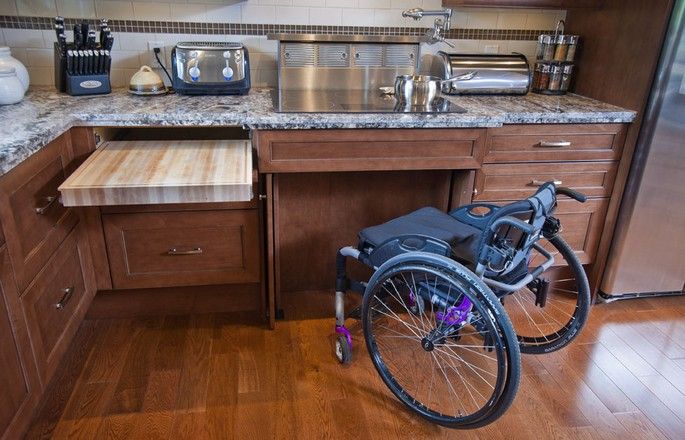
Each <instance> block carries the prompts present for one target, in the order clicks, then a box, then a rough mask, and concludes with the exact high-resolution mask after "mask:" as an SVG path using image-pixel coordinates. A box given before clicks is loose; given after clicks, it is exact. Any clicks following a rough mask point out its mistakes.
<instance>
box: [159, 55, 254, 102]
mask: <svg viewBox="0 0 685 440" xmlns="http://www.w3.org/2000/svg"><path fill="white" fill-rule="evenodd" d="M171 69H172V77H173V84H174V89H175V90H176V92H177V93H181V94H186V95H244V94H246V93H247V92H248V91H249V90H250V60H249V54H248V51H247V48H246V47H245V46H243V45H242V44H240V43H230V42H225V43H224V42H181V43H178V44H177V45H176V46H175V47H174V49H173V51H172V52H171Z"/></svg>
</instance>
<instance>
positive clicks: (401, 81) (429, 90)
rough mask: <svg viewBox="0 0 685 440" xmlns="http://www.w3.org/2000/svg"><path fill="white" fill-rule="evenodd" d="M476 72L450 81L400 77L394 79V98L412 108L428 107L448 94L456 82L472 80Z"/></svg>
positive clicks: (426, 77) (418, 76)
mask: <svg viewBox="0 0 685 440" xmlns="http://www.w3.org/2000/svg"><path fill="white" fill-rule="evenodd" d="M477 73H478V72H468V73H464V74H462V75H458V76H455V77H452V78H450V79H442V78H438V77H437V76H429V75H400V76H398V77H397V78H395V98H396V99H397V101H398V102H400V103H406V104H410V105H412V106H428V105H430V104H431V103H432V102H433V101H434V100H435V99H436V98H439V97H441V96H442V95H443V94H444V93H447V92H449V90H450V88H451V85H452V83H453V82H456V81H468V80H470V79H473V78H474V77H475V76H476V74H477Z"/></svg>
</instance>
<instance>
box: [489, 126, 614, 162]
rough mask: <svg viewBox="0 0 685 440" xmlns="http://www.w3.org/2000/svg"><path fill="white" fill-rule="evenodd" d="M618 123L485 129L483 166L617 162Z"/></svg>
mask: <svg viewBox="0 0 685 440" xmlns="http://www.w3.org/2000/svg"><path fill="white" fill-rule="evenodd" d="M624 139H625V128H624V126H623V125H621V124H570V125H563V124H561V125H516V126H504V127H499V128H491V129H488V136H487V141H486V147H485V158H484V159H483V161H484V162H485V163H495V162H526V161H560V160H564V161H565V160H618V159H619V157H620V155H621V151H622V149H623V143H624Z"/></svg>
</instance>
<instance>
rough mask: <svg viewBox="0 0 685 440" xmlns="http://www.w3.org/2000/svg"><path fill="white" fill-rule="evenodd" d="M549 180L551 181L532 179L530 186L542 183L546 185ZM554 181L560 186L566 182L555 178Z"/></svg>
mask: <svg viewBox="0 0 685 440" xmlns="http://www.w3.org/2000/svg"><path fill="white" fill-rule="evenodd" d="M547 182H549V180H531V181H530V183H529V184H528V186H542V185H544V184H545V183H547ZM552 182H553V183H554V185H556V186H559V185H561V184H562V183H564V182H562V181H561V180H554V181H552Z"/></svg>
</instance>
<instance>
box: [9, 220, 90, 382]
mask: <svg viewBox="0 0 685 440" xmlns="http://www.w3.org/2000/svg"><path fill="white" fill-rule="evenodd" d="M77 233H78V229H77V230H74V232H72V233H71V234H70V235H69V237H68V238H67V239H66V240H65V241H64V243H63V244H62V245H61V246H60V248H59V249H58V250H57V251H56V252H55V254H54V255H53V256H52V257H51V258H50V260H49V261H48V263H47V264H46V265H45V267H44V268H43V270H41V271H40V273H39V274H38V275H37V276H36V279H35V280H34V281H33V282H32V283H31V285H30V286H29V287H28V289H27V290H26V292H25V294H24V296H23V297H22V298H21V301H22V307H23V309H24V313H25V314H26V318H27V324H28V326H29V334H30V337H31V342H32V345H33V350H34V354H35V357H36V361H37V363H38V369H39V371H40V374H41V377H42V378H43V380H44V383H47V381H48V380H49V378H50V376H51V375H52V373H53V372H54V369H55V367H56V366H57V364H58V363H59V361H60V359H61V357H62V355H63V354H64V352H65V351H66V349H67V348H68V346H69V343H70V342H71V338H72V337H73V335H74V334H75V333H76V330H77V329H78V326H79V324H80V323H81V320H82V318H83V316H84V315H85V311H86V309H87V307H88V302H89V301H90V299H91V298H92V294H93V293H94V291H93V289H92V282H90V281H89V282H86V280H85V279H84V276H83V271H82V267H81V265H82V264H83V263H84V262H87V261H89V258H90V256H89V254H88V251H87V247H85V246H84V245H83V243H79V242H78V240H77Z"/></svg>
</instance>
